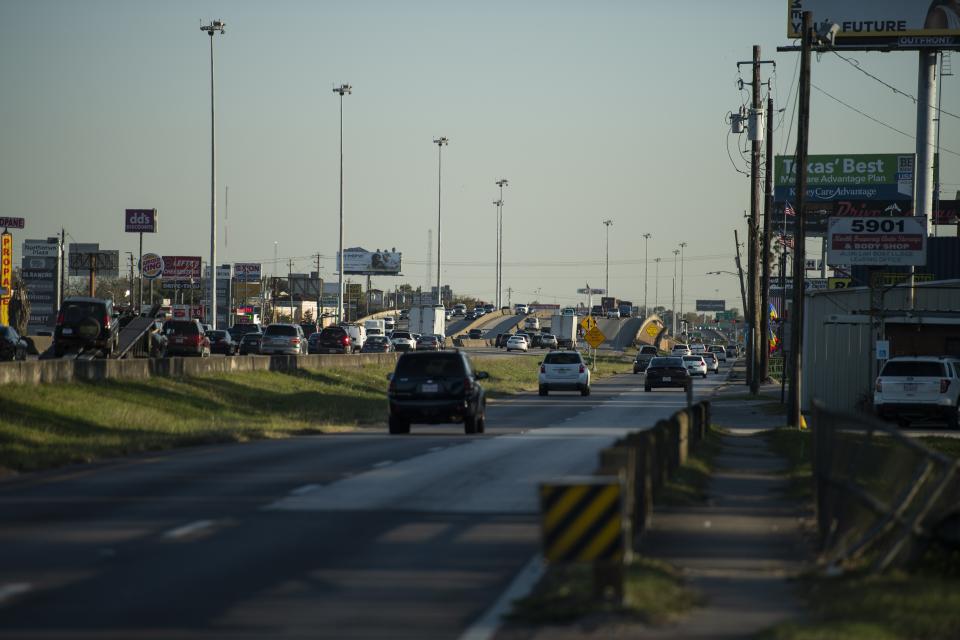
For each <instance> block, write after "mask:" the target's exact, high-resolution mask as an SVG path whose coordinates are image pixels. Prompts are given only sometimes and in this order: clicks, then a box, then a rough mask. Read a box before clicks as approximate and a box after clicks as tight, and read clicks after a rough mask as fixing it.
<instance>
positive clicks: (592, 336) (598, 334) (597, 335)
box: [584, 326, 607, 349]
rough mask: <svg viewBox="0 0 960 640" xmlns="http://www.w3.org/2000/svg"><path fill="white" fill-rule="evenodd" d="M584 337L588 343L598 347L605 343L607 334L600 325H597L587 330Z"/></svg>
mask: <svg viewBox="0 0 960 640" xmlns="http://www.w3.org/2000/svg"><path fill="white" fill-rule="evenodd" d="M584 338H585V339H586V341H587V344H589V345H590V346H591V347H593V348H594V349H596V348H598V347H599V346H600V345H602V344H603V343H604V341H605V340H606V339H607V336H605V335H604V334H603V331H600V328H599V327H596V326H595V327H593V328H592V329H590V330H589V331H587V335H585V336H584Z"/></svg>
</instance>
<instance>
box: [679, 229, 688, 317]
mask: <svg viewBox="0 0 960 640" xmlns="http://www.w3.org/2000/svg"><path fill="white" fill-rule="evenodd" d="M686 246H687V243H686V242H681V243H680V319H681V320H683V250H684V248H686Z"/></svg>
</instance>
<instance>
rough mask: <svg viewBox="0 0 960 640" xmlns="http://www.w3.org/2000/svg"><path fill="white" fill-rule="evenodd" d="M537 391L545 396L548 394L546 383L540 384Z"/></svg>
mask: <svg viewBox="0 0 960 640" xmlns="http://www.w3.org/2000/svg"><path fill="white" fill-rule="evenodd" d="M539 393H540V395H542V396H545V395H547V394H549V393H550V392H549V391H548V390H547V387H546V385H540V389H539Z"/></svg>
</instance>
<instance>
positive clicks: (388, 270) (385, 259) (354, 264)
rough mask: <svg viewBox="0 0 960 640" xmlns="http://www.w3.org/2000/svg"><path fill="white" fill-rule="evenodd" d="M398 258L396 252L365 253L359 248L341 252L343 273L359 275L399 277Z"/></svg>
mask: <svg viewBox="0 0 960 640" xmlns="http://www.w3.org/2000/svg"><path fill="white" fill-rule="evenodd" d="M400 257H401V254H400V252H398V251H380V250H379V249H378V250H376V251H373V252H370V251H367V250H366V249H363V248H361V247H355V248H353V249H347V250H346V251H344V252H343V272H344V273H350V274H359V275H393V276H395V275H399V274H400ZM339 264H340V252H339V251H338V252H337V265H339Z"/></svg>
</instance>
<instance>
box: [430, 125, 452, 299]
mask: <svg viewBox="0 0 960 640" xmlns="http://www.w3.org/2000/svg"><path fill="white" fill-rule="evenodd" d="M449 143H450V141H449V140H448V139H447V138H445V137H443V136H441V137H439V138H436V139H435V140H434V141H433V144H435V145H437V304H438V305H439V304H442V300H443V291H442V289H440V186H441V178H442V176H443V174H442V166H443V164H442V162H441V156H442V154H441V151H442V150H443V145H445V144H449Z"/></svg>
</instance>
